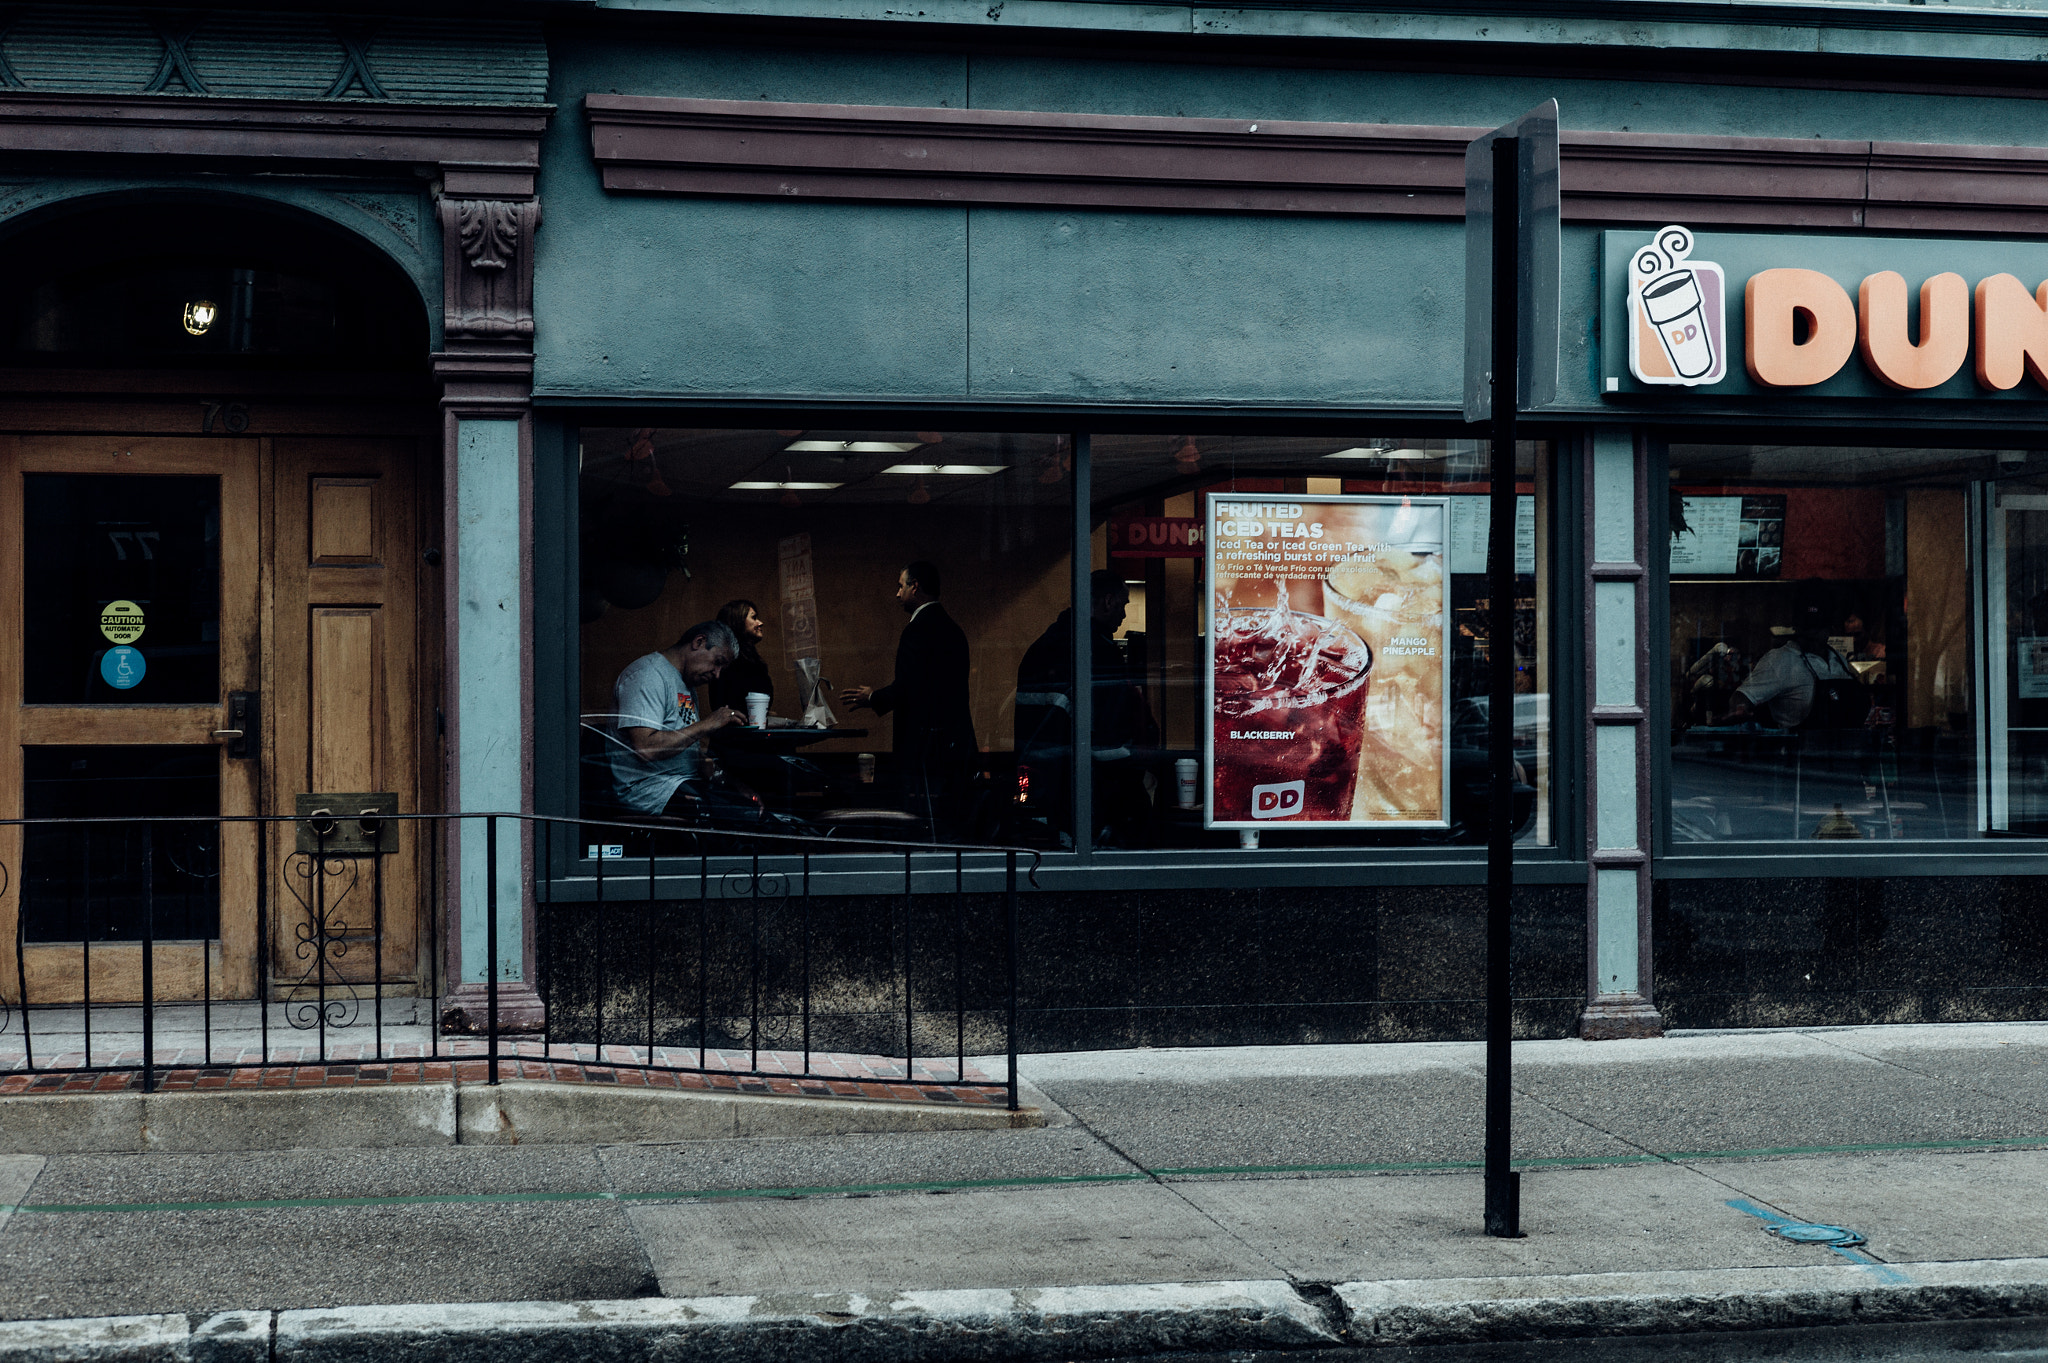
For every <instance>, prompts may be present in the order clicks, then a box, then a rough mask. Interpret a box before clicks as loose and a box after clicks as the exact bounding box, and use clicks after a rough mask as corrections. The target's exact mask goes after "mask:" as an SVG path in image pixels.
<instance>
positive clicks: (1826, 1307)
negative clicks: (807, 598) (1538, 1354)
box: [0, 1259, 2048, 1363]
mask: <svg viewBox="0 0 2048 1363" xmlns="http://www.w3.org/2000/svg"><path fill="white" fill-rule="evenodd" d="M1874 1270H1882V1272H1878V1271H1874ZM2044 1317H2048V1259H1991V1260H1974V1261H1958V1262H1948V1263H1925V1264H1869V1265H1845V1266H1842V1267H1825V1268H1793V1269H1781V1268H1772V1269H1743V1268H1736V1269H1710V1270H1705V1271H1702V1272H1675V1273H1602V1274H1580V1275H1571V1276H1562V1277H1521V1278H1450V1279H1440V1280H1428V1281H1423V1280H1413V1281H1388V1282H1352V1283H1344V1284H1341V1285H1339V1286H1337V1287H1335V1288H1334V1289H1332V1288H1315V1287H1307V1288H1303V1287H1298V1286H1296V1285H1294V1284H1291V1283H1287V1282H1282V1281H1278V1280H1271V1281H1258V1282H1215V1283H1144V1284H1130V1285H1123V1286H1097V1287H1045V1288H987V1289H968V1290H947V1291H922V1292H921V1291H906V1292H898V1293H895V1294H893V1295H885V1294H880V1293H875V1294H864V1293H810V1294H789V1295H783V1296H735V1297H695V1298H677V1299H651V1300H633V1301H589V1302H500V1303H469V1304H457V1305H413V1306H355V1307H340V1308H334V1309H327V1310H301V1311H279V1312H268V1311H236V1312H227V1313H224V1314H220V1315H215V1316H212V1317H209V1318H207V1319H205V1320H204V1321H202V1322H201V1323H199V1324H198V1325H196V1326H195V1325H193V1324H192V1323H191V1322H190V1321H188V1320H187V1318H186V1317H184V1316H179V1315H164V1316H112V1317H104V1318H100V1319H92V1320H59V1321H16V1322H7V1323H0V1363H56V1360H60V1359H62V1360H79V1361H80V1363H395V1361H396V1360H401V1359H415V1358H420V1357H431V1358H433V1359H435V1360H436V1363H557V1361H558V1360H559V1361H561V1363H579V1361H580V1360H591V1361H592V1363H599V1361H601V1363H626V1361H627V1360H639V1359H650V1360H680V1359H686V1358H704V1359H716V1360H718V1363H884V1361H885V1360H886V1361H887V1363H995V1361H996V1360H1020V1363H1053V1361H1054V1360H1060V1359H1079V1358H1097V1359H1103V1358H1130V1357H1133V1356H1158V1355H1173V1354H1194V1355H1201V1354H1210V1355H1214V1354H1222V1353H1230V1352H1244V1351H1252V1350H1286V1351H1296V1352H1304V1353H1307V1354H1309V1355H1311V1356H1313V1354H1314V1353H1315V1352H1316V1351H1319V1350H1341V1351H1343V1352H1345V1353H1352V1352H1380V1351H1392V1352H1391V1353H1389V1354H1388V1356H1389V1357H1392V1356H1396V1355H1405V1354H1406V1353H1407V1351H1408V1350H1411V1349H1416V1348H1429V1347H1433V1346H1441V1345H1471V1344H1501V1343H1504V1344H1512V1343H1514V1342H1517V1341H1520V1342H1540V1341H1581V1342H1583V1341H1586V1340H1588V1339H1593V1338H1602V1337H1604V1338H1608V1339H1613V1340H1617V1341H1625V1340H1629V1339H1634V1340H1637V1341H1641V1342H1642V1343H1644V1344H1648V1343H1649V1340H1650V1337H1656V1338H1657V1339H1659V1340H1668V1339H1669V1338H1670V1337H1672V1336H1675V1335H1681V1334H1682V1335H1685V1336H1687V1337H1688V1338H1689V1342H1690V1343H1699V1342H1701V1341H1702V1340H1705V1339H1711V1338H1714V1337H1719V1338H1722V1339H1732V1340H1738V1341H1739V1340H1741V1339H1743V1338H1745V1337H1747V1338H1751V1339H1758V1340H1761V1339H1762V1338H1763V1337H1764V1335H1765V1334H1766V1332H1780V1333H1779V1334H1774V1335H1772V1338H1773V1339H1777V1338H1781V1337H1782V1332H1785V1331H1789V1330H1818V1331H1820V1332H1821V1335H1822V1336H1826V1335H1827V1333H1828V1330H1829V1328H1830V1327H1837V1328H1839V1327H1854V1328H1856V1329H1859V1330H1867V1329H1868V1328H1869V1327H1872V1326H1886V1325H1896V1326H1904V1327H1908V1328H1911V1327H1917V1326H1925V1325H1929V1324H1939V1325H1942V1326H1943V1327H1944V1328H1945V1329H1948V1330H1951V1331H1952V1330H1955V1329H1956V1328H1958V1327H1960V1326H1962V1325H1963V1324H1964V1323H1966V1322H1967V1323H1984V1322H1994V1323H1995V1322H2022V1323H2024V1325H2025V1333H2026V1334H2027V1338H2028V1342H2029V1343H2030V1344H2031V1346H2032V1347H2035V1348H2039V1347H2041V1345H2042V1344H2043V1343H2048V1320H2044V1319H2043V1318H2044ZM2035 1335H2039V1336H2040V1338H2039V1339H2034V1338H2033V1336H2035ZM1829 1337H1830V1338H1838V1336H1829ZM1792 1343H1793V1345H1794V1346H1796V1344H1797V1341H1796V1340H1795V1341H1792ZM1816 1343H1820V1344H1822V1345H1823V1346H1825V1340H1824V1339H1822V1338H1821V1337H1820V1336H1816ZM1665 1347H1666V1346H1665V1345H1664V1344H1661V1343H1660V1344H1658V1345H1656V1346H1655V1348H1654V1349H1652V1350H1651V1352H1650V1353H1646V1354H1644V1357H1651V1356H1653V1355H1655V1356H1662V1351H1663V1350H1664V1349H1665ZM1611 1352H1613V1353H1614V1356H1616V1357H1621V1356H1622V1354H1621V1352H1620V1351H1619V1350H1616V1351H1611ZM1791 1352H1793V1349H1792V1348H1787V1349H1785V1350H1784V1352H1782V1353H1779V1354H1777V1355H1776V1356H1781V1357H1782V1356H1787V1355H1788V1354H1789V1353H1791ZM1628 1356H1629V1357H1634V1356H1635V1354H1634V1353H1633V1352H1631V1353H1629V1354H1628Z"/></svg>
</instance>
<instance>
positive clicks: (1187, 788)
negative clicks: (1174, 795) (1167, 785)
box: [1173, 757, 1202, 809]
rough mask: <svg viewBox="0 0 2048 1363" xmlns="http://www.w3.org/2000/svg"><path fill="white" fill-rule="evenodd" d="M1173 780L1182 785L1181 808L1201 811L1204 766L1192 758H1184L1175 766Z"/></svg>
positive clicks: (1175, 763)
mask: <svg viewBox="0 0 2048 1363" xmlns="http://www.w3.org/2000/svg"><path fill="white" fill-rule="evenodd" d="M1173 778H1174V780H1175V781H1177V782H1179V784H1180V807H1181V808H1182V809H1200V808H1201V807H1202V764H1201V763H1200V762H1197V761H1196V760H1195V759H1194V758H1192V757H1182V758H1179V759H1177V760H1176V761H1175V762H1174V764H1173Z"/></svg>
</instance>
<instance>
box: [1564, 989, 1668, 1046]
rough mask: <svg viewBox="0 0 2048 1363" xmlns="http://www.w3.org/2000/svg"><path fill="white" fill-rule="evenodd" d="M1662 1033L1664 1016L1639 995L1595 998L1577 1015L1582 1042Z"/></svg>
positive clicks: (1619, 1039) (1615, 1039)
mask: <svg viewBox="0 0 2048 1363" xmlns="http://www.w3.org/2000/svg"><path fill="white" fill-rule="evenodd" d="M1662 1035H1664V1015H1663V1014H1661V1013H1659V1012H1658V1011H1657V1010H1656V1008H1655V1007H1653V1006H1652V1005H1651V1004H1650V1003H1649V1001H1648V1000H1646V999H1644V998H1642V997H1640V996H1638V995H1633V994H1631V995H1628V996H1626V997H1613V998H1606V997H1603V998H1598V999H1595V1000H1594V1001H1593V1002H1591V1003H1589V1004H1587V1005H1586V1009H1585V1011H1584V1012H1582V1013H1580V1014H1579V1037H1580V1038H1581V1039H1582V1040H1585V1041H1622V1040H1626V1039H1628V1038H1631V1037H1646V1036H1662Z"/></svg>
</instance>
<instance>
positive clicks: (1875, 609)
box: [1668, 445, 2048, 843]
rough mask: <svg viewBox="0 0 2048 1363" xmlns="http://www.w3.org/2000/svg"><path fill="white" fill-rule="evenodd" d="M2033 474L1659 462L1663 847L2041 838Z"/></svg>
mask: <svg viewBox="0 0 2048 1363" xmlns="http://www.w3.org/2000/svg"><path fill="white" fill-rule="evenodd" d="M2043 470H2048V460H2044V459H2043V458H2042V457H2041V456H2040V455H2038V454H2036V453H2032V452H2029V451H2024V450H2003V451H2000V450H1940V449H1921V448H1909V447H1821V446H1807V445H1674V446H1673V447H1672V448H1671V475H1670V493H1669V499H1668V506H1669V512H1668V514H1669V519H1670V524H1671V530H1672V536H1671V542H1670V547H1669V552H1670V571H1671V640H1670V655H1669V680H1668V685H1669V687H1670V696H1671V702H1670V703H1671V714H1672V722H1673V733H1672V748H1671V815H1670V817H1671V837H1672V839H1673V841H1674V842H1677V843H1702V842H1737V841H1788V840H1795V839H1797V840H1810V839H1822V840H1837V841H1842V842H1855V841H1872V840H1875V841H1891V840H1899V839H1907V840H1910V839H1954V838H1972V837H1979V836H1984V835H1987V834H1999V833H2029V832H2030V833H2040V832H2042V831H2048V818H2044V815H2043V812H2042V811H2041V810H2040V809H2039V808H2038V802H2039V797H2038V795H2036V794H2035V792H2036V791H2038V790H2039V789H2040V788H2041V787H2040V784H2039V778H2040V777H2042V776H2048V762H2044V759H2048V751H2044V750H2043V749H2042V747H2041V745H2040V744H2039V743H2038V742H2037V741H2036V739H2035V735H2036V734H2037V733H2039V732H2048V705H2044V704H2042V703H2041V702H2040V701H2039V700H2038V699H2037V697H2041V696H2048V686H2043V685H2042V684H2039V683H2036V682H2035V681H2034V680H2033V677H2034V672H2033V671H2032V670H2031V666H2030V660H2031V658H2032V654H2031V652H2030V651H2029V650H2030V648H2031V646H2032V641H2033V640H2035V639H2036V638H2038V637H2040V633H2039V625H2038V623H2037V621H2036V619H2035V617H2036V616H2037V615H2038V614H2040V611H2039V609H2038V602H2039V600H2040V599H2042V598H2041V592H2040V585H2039V582H2038V581H2037V579H2039V578H2040V577H2041V574H2042V565H2043V564H2044V563H2048V557H2044V556H2043V552H2042V549H2041V547H2040V543H2041V536H2042V531H2041V524H2042V522H2043V521H2044V520H2048V516H2044V514H2043V511H2042V510H2041V508H2048V496H2044V494H2043V493H2042V492H2041V491H2039V490H2038V487H2039V483H2040V474H2041V472H2042V471H2043ZM1981 659H1989V660H1990V663H1989V666H1988V667H1987V666H1986V665H1985V664H1984V663H1983V662H1981V661H1980V660H1981ZM2037 710H2038V711H2041V713H2040V714H2037V713H2036V711H2037ZM2037 726H2043V727H2039V728H2037Z"/></svg>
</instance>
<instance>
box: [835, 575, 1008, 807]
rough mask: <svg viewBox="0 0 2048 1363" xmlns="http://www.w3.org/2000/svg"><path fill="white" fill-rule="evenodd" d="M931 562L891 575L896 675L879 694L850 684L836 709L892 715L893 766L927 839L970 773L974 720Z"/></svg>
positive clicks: (955, 633)
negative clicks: (900, 619) (900, 618)
mask: <svg viewBox="0 0 2048 1363" xmlns="http://www.w3.org/2000/svg"><path fill="white" fill-rule="evenodd" d="M941 590H942V588H941V586H940V579H939V569H938V566H937V565H936V564H933V563H927V562H925V561H924V560H922V559H920V560H918V561H917V562H916V563H912V564H910V565H909V566H907V567H905V568H904V569H903V571H902V572H900V573H898V574H897V575H896V604H898V605H899V606H901V607H903V609H904V611H905V613H906V614H908V615H909V616H910V623H909V624H907V625H905V626H904V627H903V634H902V637H901V638H900V639H899V640H898V641H897V644H896V676H895V679H894V680H892V681H891V682H890V683H889V684H888V685H887V686H884V687H882V688H880V689H879V690H878V689H876V688H874V687H869V686H852V687H848V688H847V689H846V690H844V691H842V692H840V695H839V699H840V702H841V703H842V704H844V705H845V706H847V708H849V709H853V710H870V709H871V710H873V711H874V712H875V713H876V714H878V715H886V714H888V713H889V712H890V711H892V710H893V711H895V713H896V768H897V779H898V780H899V781H901V782H902V785H903V794H904V797H905V800H906V802H907V803H908V805H909V808H910V812H911V813H913V814H916V815H918V816H919V817H920V818H924V819H926V820H928V821H929V822H930V824H931V827H932V831H933V834H934V836H937V835H938V834H939V833H940V831H941V827H942V825H949V824H950V823H951V822H952V817H953V814H954V812H955V808H956V806H957V803H958V801H959V798H960V797H961V796H962V795H963V794H964V792H965V788H966V784H967V781H968V778H969V777H970V776H971V775H972V773H973V770H974V764H975V762H976V761H977V760H978V752H977V750H976V748H975V746H974V714H973V711H972V709H970V707H969V705H968V699H967V673H968V663H967V635H966V632H965V631H963V630H962V629H961V628H960V626H959V625H957V624H955V623H954V621H953V617H952V616H950V615H948V614H946V608H945V607H944V606H942V605H940V604H939V593H940V591H941Z"/></svg>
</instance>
